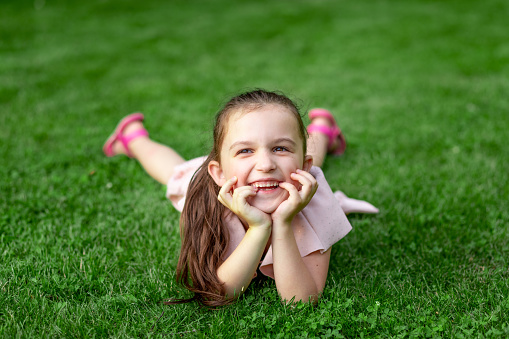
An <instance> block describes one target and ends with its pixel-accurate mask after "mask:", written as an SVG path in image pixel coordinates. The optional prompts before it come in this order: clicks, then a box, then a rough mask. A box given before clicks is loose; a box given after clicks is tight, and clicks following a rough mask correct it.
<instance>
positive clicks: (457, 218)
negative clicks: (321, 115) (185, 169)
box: [0, 0, 509, 338]
mask: <svg viewBox="0 0 509 339" xmlns="http://www.w3.org/2000/svg"><path fill="white" fill-rule="evenodd" d="M508 13H509V3H508V2H507V1H505V0H486V1H482V2H480V1H473V0H471V1H466V0H465V1H459V0H458V1H455V0H450V1H433V0H409V1H404V0H393V1H390V0H373V1H368V0H359V1H333V0H318V1H312V0H295V1H290V0H281V1H268V0H265V1H230V0H216V1H203V0H200V1H198V0H190V1H184V0H176V1H162V0H160V1H155V0H146V1H134V0H125V1H112V0H93V1H82V2H72V1H63V0H35V1H28V0H21V1H16V0H4V1H2V2H0V126H1V128H2V132H1V133H0V161H1V166H0V192H1V195H0V337H37V338H38V337H140V336H149V337H211V336H212V337H226V338H233V337H331V336H333V337H342V336H343V337H346V338H354V337H381V338H385V337H401V338H403V337H445V338H449V337H457V338H463V337H465V338H466V337H472V336H474V337H507V336H509V316H508V314H509V241H508V240H509V204H508V197H509V189H508V187H509V182H508V181H509V180H508V170H509V164H508V159H509V147H508V146H507V140H509V119H508V112H509V95H508V93H509V30H508V29H507V22H508V20H507V15H508ZM257 87H262V88H266V89H269V90H281V91H283V92H285V93H286V94H288V95H289V96H290V97H292V98H293V99H295V100H297V102H298V103H299V104H300V106H301V108H302V111H303V112H306V110H307V109H309V108H312V107H315V106H320V107H326V108H328V109H330V110H332V111H333V112H334V115H335V116H336V118H337V120H338V122H339V124H340V126H341V128H342V129H343V131H344V133H345V135H346V138H347V142H348V148H347V151H346V153H345V155H344V156H342V157H340V158H328V159H327V160H326V163H325V166H324V172H325V174H326V176H327V178H328V180H329V183H330V185H331V187H332V188H334V189H341V190H343V191H344V192H346V193H347V194H348V195H350V196H352V197H356V198H360V199H365V200H368V201H370V202H372V203H373V204H374V205H376V206H377V207H379V208H380V211H381V212H380V213H379V214H378V215H350V216H349V219H350V222H351V223H352V226H353V231H352V232H351V233H350V234H349V235H348V236H347V237H345V238H344V239H343V240H341V241H340V242H339V243H337V244H336V245H334V247H333V249H332V258H331V266H330V271H329V278H328V283H327V286H326V288H325V291H324V293H323V296H322V298H321V300H320V302H319V304H318V305H317V306H316V307H311V306H309V305H304V304H299V305H298V306H296V307H289V306H285V305H283V304H282V303H280V301H279V298H278V295H277V291H276V288H275V284H274V282H273V281H272V280H270V279H258V280H256V281H255V282H254V283H253V284H252V285H251V286H250V288H249V290H248V291H247V292H246V294H245V295H244V296H243V297H241V299H240V300H239V301H238V302H237V303H236V304H234V305H233V306H229V307H225V308H222V309H220V310H216V311H211V310H208V309H204V308H200V307H199V306H198V305H197V304H193V303H191V304H187V305H178V306H165V305H163V304H161V301H162V300H165V299H167V298H172V297H182V296H189V294H188V293H187V292H186V290H185V289H183V288H181V287H180V286H178V285H176V283H175V267H176V263H177V258H178V253H179V247H180V240H179V232H178V220H179V214H178V213H177V212H176V211H175V210H173V209H172V207H171V204H170V203H169V202H168V201H167V200H166V199H165V197H164V187H161V186H160V185H159V184H157V183H156V182H154V181H152V180H151V179H150V178H149V177H148V176H147V175H146V174H145V173H144V172H143V170H142V169H141V167H140V166H139V165H138V164H137V163H136V162H135V161H133V160H130V159H128V158H127V157H116V158H106V157H105V156H104V155H103V154H102V151H101V147H102V144H103V142H104V141H105V139H106V137H107V136H108V135H109V133H110V132H111V131H112V130H113V128H114V126H115V125H116V123H117V122H118V120H119V119H120V118H121V117H122V116H124V115H126V114H127V113H131V112H135V111H142V112H144V113H145V116H146V126H147V128H148V129H149V131H150V133H151V136H152V137H153V138H154V139H156V140H159V141H161V142H163V143H165V144H169V145H171V146H172V147H175V148H176V149H177V150H178V151H179V152H180V153H181V154H182V155H183V156H184V157H186V158H193V157H196V156H200V155H203V154H206V153H207V152H208V148H209V146H210V131H211V126H212V118H213V116H214V114H215V112H216V111H217V110H218V108H219V107H220V106H221V104H222V103H224V102H225V100H227V99H228V98H229V97H230V96H231V95H233V94H236V93H238V92H240V91H243V90H246V89H252V88H257Z"/></svg>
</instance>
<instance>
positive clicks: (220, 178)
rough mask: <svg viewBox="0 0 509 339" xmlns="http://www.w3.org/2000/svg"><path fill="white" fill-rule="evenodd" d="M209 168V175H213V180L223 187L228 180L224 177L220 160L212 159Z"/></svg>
mask: <svg viewBox="0 0 509 339" xmlns="http://www.w3.org/2000/svg"><path fill="white" fill-rule="evenodd" d="M207 170H208V172H209V175H210V176H211V177H212V180H214V182H215V183H216V185H217V186H219V187H222V186H223V185H224V183H225V181H226V179H225V177H224V173H223V170H222V169H221V165H219V162H217V161H215V160H212V161H210V162H209V164H208V166H207Z"/></svg>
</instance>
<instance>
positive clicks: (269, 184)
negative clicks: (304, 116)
mask: <svg viewBox="0 0 509 339" xmlns="http://www.w3.org/2000/svg"><path fill="white" fill-rule="evenodd" d="M298 129H299V126H298V124H297V121H296V120H295V116H294V115H293V114H292V113H291V112H289V111H288V110H287V109H286V108H285V107H283V106H279V105H265V106H263V107H261V108H259V109H255V110H253V111H248V112H238V113H235V114H233V115H232V116H231V118H230V121H229V122H228V128H227V133H226V135H225V138H224V141H223V144H222V147H221V164H220V165H219V166H218V168H217V175H214V173H213V172H214V171H211V175H212V176H213V178H214V180H215V181H216V183H217V184H218V185H219V186H222V185H223V184H224V182H225V181H226V180H228V179H230V178H231V177H233V176H236V177H237V183H236V184H235V186H234V189H236V188H238V187H242V186H251V187H253V188H254V189H255V192H256V195H255V196H252V197H249V198H248V199H247V202H248V203H249V204H251V205H252V206H254V207H256V208H258V209H260V210H262V211H263V212H265V213H272V212H274V211H275V210H276V209H277V207H278V206H279V205H280V204H281V202H283V201H284V200H286V199H287V198H288V191H287V190H285V189H283V188H282V187H279V184H280V183H281V182H289V183H292V184H294V185H295V186H296V187H299V183H298V182H295V181H294V180H292V179H291V177H290V174H291V173H295V171H296V170H297V169H303V167H306V168H304V170H309V168H310V167H311V162H312V159H311V158H308V157H306V158H305V157H304V149H303V140H301V137H300V135H299V130H298ZM305 159H306V162H305V161H304V160H305ZM216 179H217V180H216Z"/></svg>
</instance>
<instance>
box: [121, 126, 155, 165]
mask: <svg viewBox="0 0 509 339" xmlns="http://www.w3.org/2000/svg"><path fill="white" fill-rule="evenodd" d="M145 136H147V137H148V132H147V130H146V129H144V128H142V129H139V130H137V131H134V132H132V133H130V134H128V135H122V134H120V135H119V136H118V140H119V141H120V142H121V143H122V145H124V149H125V150H126V153H127V156H128V157H130V158H132V157H133V155H132V153H131V151H129V144H130V143H131V141H133V140H134V139H137V138H139V137H145Z"/></svg>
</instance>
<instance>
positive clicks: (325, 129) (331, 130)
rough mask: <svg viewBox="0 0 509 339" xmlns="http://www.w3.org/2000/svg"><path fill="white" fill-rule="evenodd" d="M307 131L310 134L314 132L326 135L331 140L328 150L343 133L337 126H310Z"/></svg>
mask: <svg viewBox="0 0 509 339" xmlns="http://www.w3.org/2000/svg"><path fill="white" fill-rule="evenodd" d="M307 131H308V133H309V134H311V133H313V132H320V133H323V134H325V135H326V136H327V137H328V138H329V142H328V144H327V148H328V149H330V148H331V146H332V144H333V143H334V141H335V140H336V138H337V137H338V135H339V134H340V133H341V132H340V131H339V128H337V126H330V127H329V126H324V125H316V124H311V125H309V126H308V128H307Z"/></svg>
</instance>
